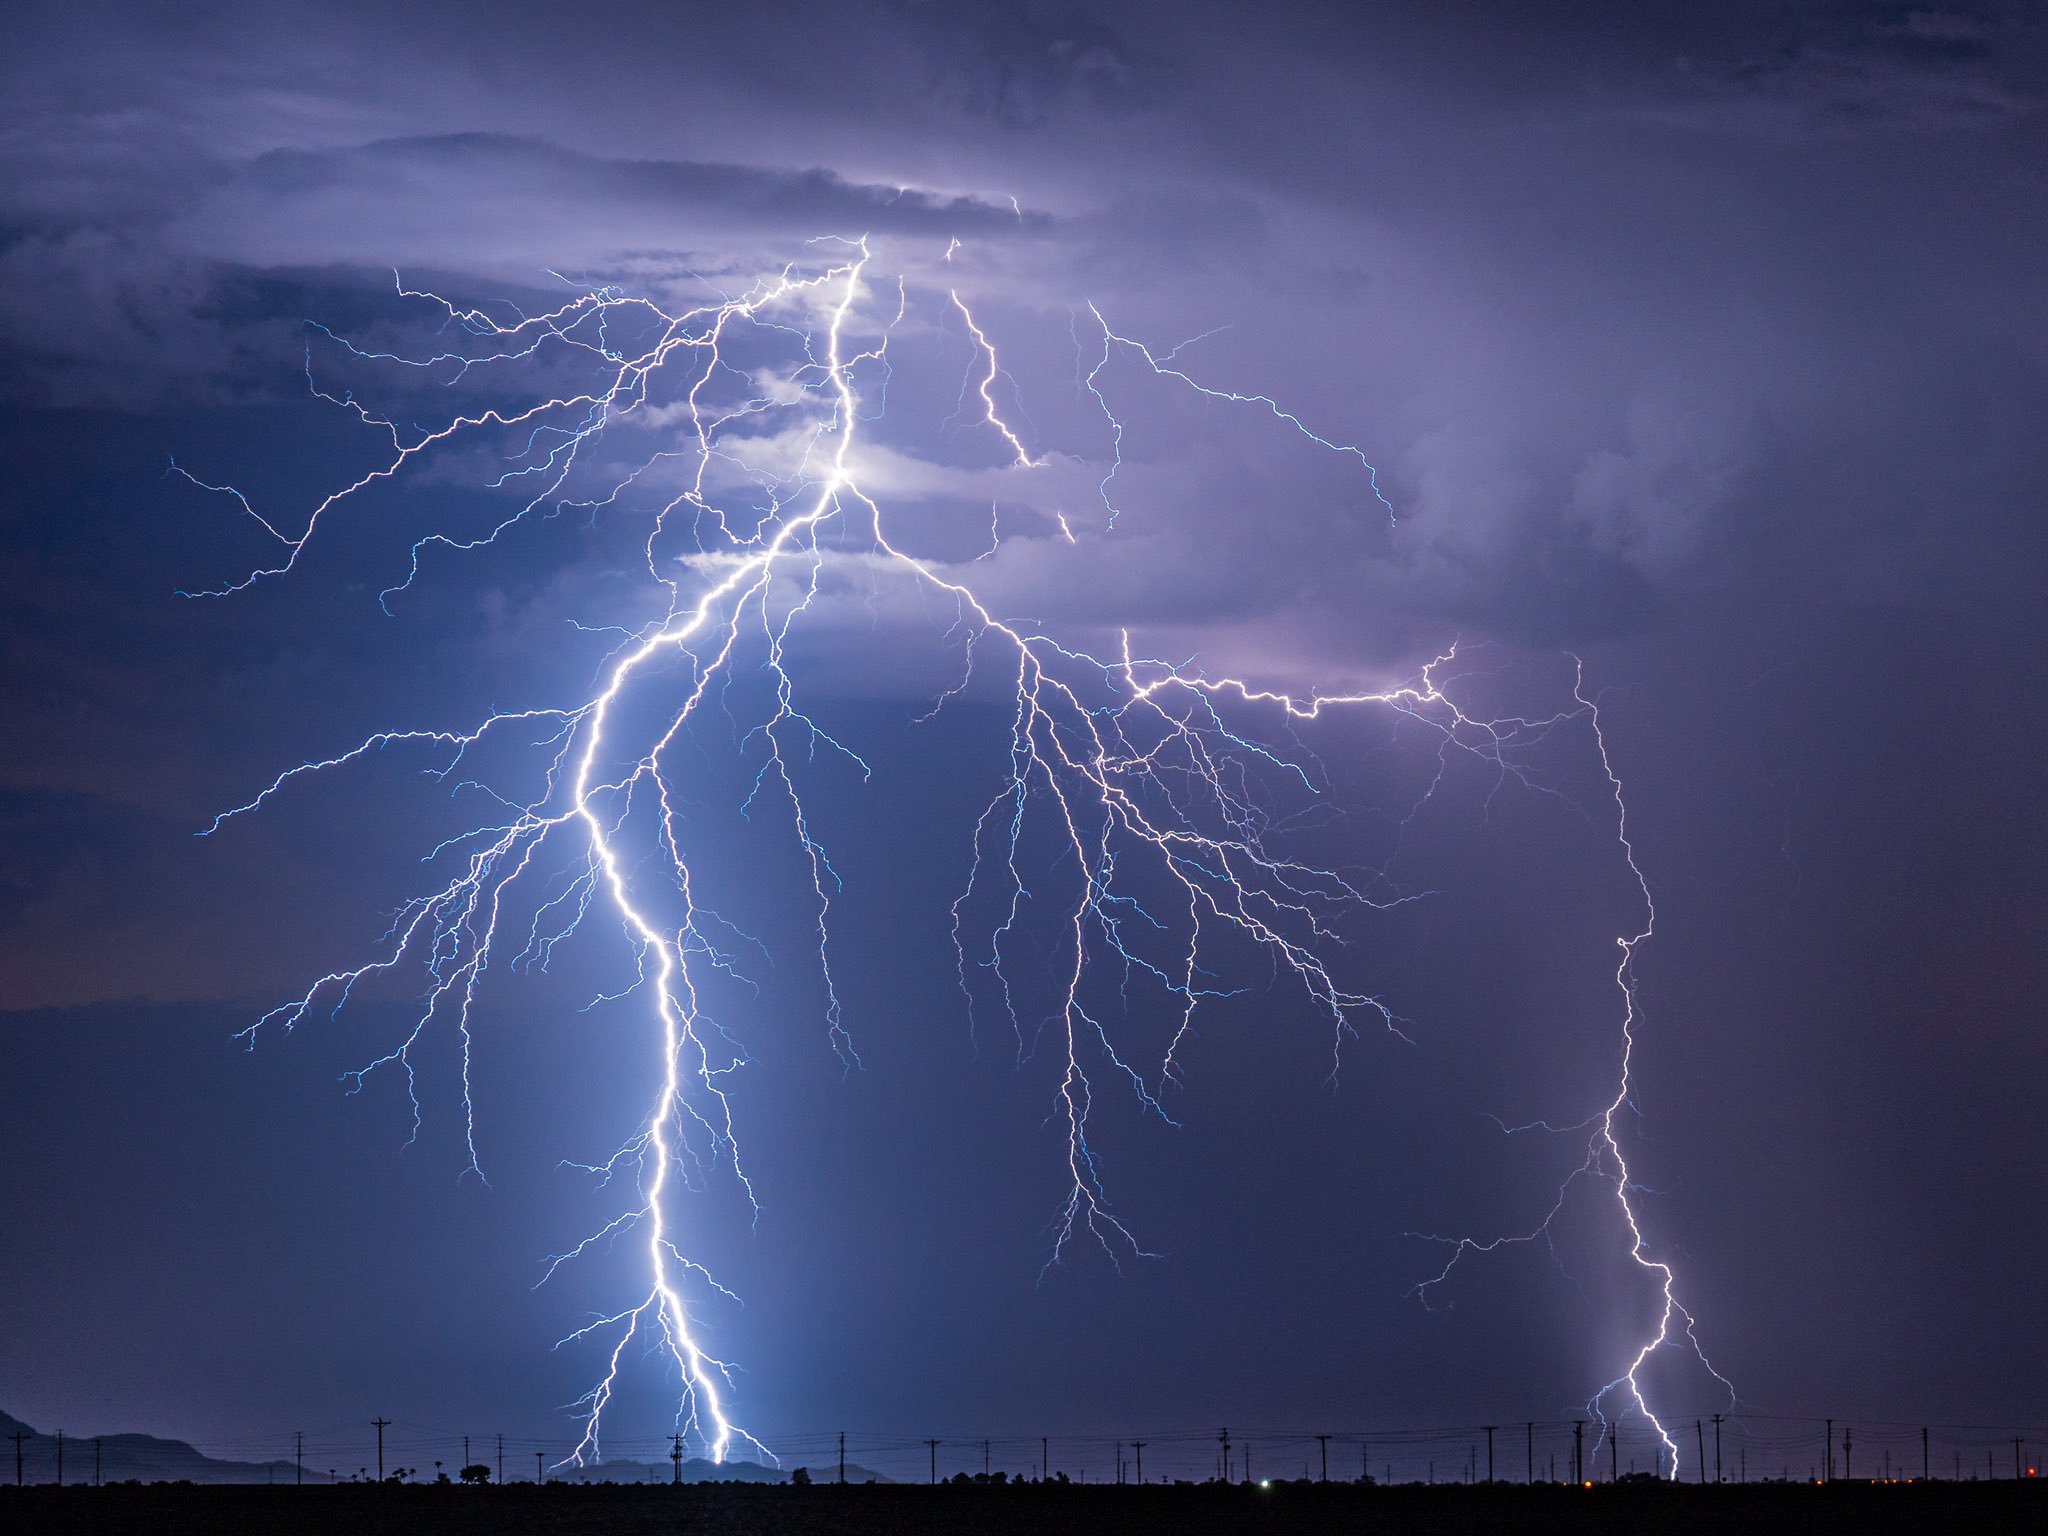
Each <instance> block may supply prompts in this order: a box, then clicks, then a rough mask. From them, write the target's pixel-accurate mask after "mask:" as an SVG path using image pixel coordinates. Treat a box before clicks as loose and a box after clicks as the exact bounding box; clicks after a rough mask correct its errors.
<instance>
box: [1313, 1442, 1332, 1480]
mask: <svg viewBox="0 0 2048 1536" xmlns="http://www.w3.org/2000/svg"><path fill="white" fill-rule="evenodd" d="M1316 1443H1317V1444H1318V1445H1320V1446H1321V1447H1322V1448H1323V1481H1324V1482H1326V1483H1327V1482H1328V1481H1329V1480H1330V1437H1329V1436H1328V1435H1317V1436H1316Z"/></svg>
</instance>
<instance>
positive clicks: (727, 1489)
mask: <svg viewBox="0 0 2048 1536" xmlns="http://www.w3.org/2000/svg"><path fill="white" fill-rule="evenodd" d="M0 1525H4V1526H5V1527H6V1528H7V1529H8V1530H9V1531H10V1532H19V1533H22V1536H40V1533H42V1532H56V1533H68V1532H79V1533H81V1536H83V1533H92V1536H111V1533H121V1532H134V1533H136V1536H181V1533H186V1532H193V1533H197V1532H208V1533H211V1532H217V1531H228V1530H232V1531H237V1532H242V1531H290V1532H295V1533H296V1532H308V1533H313V1536H321V1533H326V1532H333V1533H335V1536H344V1533H347V1536H376V1533H385V1532H388V1533H399V1532H426V1533H443V1532H445V1533H447V1536H471V1533H474V1536H527V1533H531V1536H569V1533H575V1532H586V1531H587V1532H620V1533H628V1536H640V1533H646V1536H653V1533H656V1532H663V1533H666V1532H678V1533H704V1536H754V1533H766V1532H785V1531H786V1532H791V1533H795V1536H866V1533H871V1532H891V1533H894V1532H934V1533H937V1532H969V1531H972V1532H997V1533H1001V1532H1011V1531H1014V1532H1018V1533H1025V1532H1041V1531H1058V1532H1070V1531H1071V1532H1091V1531H1101V1532H1105V1533H1109V1532H1115V1533H1118V1536H1152V1533H1157V1536H1200V1533H1202V1532H1204V1531H1231V1532H1239V1531H1242V1532H1255V1533H1256V1532H1273V1533H1281V1532H1321V1531H1347V1532H1356V1531H1384V1532H1388V1533H1390V1536H1399V1533H1407V1532H1416V1533H1431V1532H1446V1533H1453V1532H1455V1533H1464V1532H1492V1531H1499V1532H1503V1533H1507V1532H1514V1533H1521V1532H1544V1531H1558V1532H1578V1531H1583V1532H1609V1531H1612V1532H1617V1533H1620V1532H1627V1533H1629V1536H1650V1533H1656V1536H1664V1533H1668V1532H1689V1531H1727V1530H1738V1531H1742V1532H1744V1533H1746V1536H1747V1533H1754V1532H1766V1531H1788V1532H1795V1533H1797V1536H1821V1533H1826V1532H1845V1533H1846V1532H1857V1533H1865V1532H1878V1533H1882V1532H1891V1531H1897V1532H1916V1533H1917V1532H1927V1531H2026V1532H2029V1533H2032V1536H2039V1533H2041V1532H2043V1531H2048V1488H2044V1487H2043V1486H2042V1485H2040V1484H2037V1483H1988V1482H1987V1483H1921V1484H1912V1485H1906V1484H1894V1485H1891V1486H1873V1485H1868V1484H1836V1485H1834V1486H1831V1487H1826V1488H1816V1487H1811V1486H1803V1485H1790V1486H1786V1485H1775V1486H1773V1485H1761V1486H1760V1485H1751V1486H1746V1487H1723V1488H1699V1487H1679V1488H1672V1487H1643V1486H1634V1487H1623V1488H1608V1487H1604V1486H1603V1487H1596V1488H1592V1489H1572V1488H1558V1487H1536V1488H1523V1487H1513V1486H1505V1485H1503V1486H1499V1487H1494V1488H1484V1487H1481V1488H1461V1487H1435V1488H1428V1487H1404V1488H1387V1489H1379V1488H1358V1487H1352V1486H1348V1485H1345V1484H1325V1485H1320V1486H1319V1485H1315V1484H1309V1483H1295V1484H1282V1485H1278V1486H1275V1487H1271V1488H1248V1487H1234V1488H1219V1487H1213V1486H1203V1487H1146V1488H1137V1487H1124V1488H1117V1487H1068V1486H1063V1485H1054V1486H1049V1487H1047V1486H1036V1485H1029V1484H1026V1485H1012V1486H1009V1487H971V1486H970V1487H955V1486H943V1485H942V1486H940V1487H937V1488H929V1487H915V1486H910V1487H905V1486H867V1487H845V1488H842V1487H832V1486H821V1487H814V1488H788V1487H746V1486H738V1485H731V1484H722V1485H720V1484H714V1485H703V1484H700V1485H696V1486H685V1487H682V1488H664V1487H644V1486H628V1487H574V1486H568V1485H558V1486H552V1487H548V1488H533V1487H518V1486H515V1487H511V1488H499V1489H490V1488H481V1489H480V1488H432V1487H428V1488H379V1487H339V1488H260V1487H231V1488H195V1487H174V1486H165V1487H123V1488H24V1489H20V1490H16V1489H13V1488H4V1489H0Z"/></svg>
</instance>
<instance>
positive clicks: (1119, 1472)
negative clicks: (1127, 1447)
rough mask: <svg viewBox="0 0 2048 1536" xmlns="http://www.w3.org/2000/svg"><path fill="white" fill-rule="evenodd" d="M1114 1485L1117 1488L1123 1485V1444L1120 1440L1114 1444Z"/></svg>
mask: <svg viewBox="0 0 2048 1536" xmlns="http://www.w3.org/2000/svg"><path fill="white" fill-rule="evenodd" d="M1116 1483H1117V1486H1118V1487H1119V1488H1121V1487H1122V1486H1123V1483H1124V1443H1123V1441H1121V1440H1119V1441H1117V1443H1116Z"/></svg>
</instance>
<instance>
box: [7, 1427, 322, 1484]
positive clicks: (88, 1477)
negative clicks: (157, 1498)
mask: <svg viewBox="0 0 2048 1536" xmlns="http://www.w3.org/2000/svg"><path fill="white" fill-rule="evenodd" d="M16 1434H27V1435H29V1436H31V1437H32V1438H31V1439H28V1440H24V1441H23V1442H22V1443H21V1472H22V1481H23V1482H28V1483H54V1482H55V1481H56V1480H57V1436H56V1433H55V1431H50V1432H47V1433H46V1432H44V1431H42V1430H39V1429H37V1428H36V1427H35V1426H34V1425H33V1424H24V1423H23V1422H22V1421H21V1420H19V1419H17V1418H15V1417H13V1416H12V1415H11V1414H6V1413H0V1435H16ZM94 1438H95V1437H94V1436H91V1435H87V1436H84V1437H82V1438H81V1437H80V1436H78V1435H72V1434H66V1435H65V1436H64V1481H65V1482H67V1483H89V1482H91V1481H92V1478H93V1440H94ZM97 1438H98V1440H99V1457H100V1465H99V1476H100V1481H101V1482H103V1483H124V1482H128V1481H130V1480H131V1479H132V1480H134V1481H138V1482H144V1483H175V1482H193V1483H271V1482H276V1483H289V1482H291V1481H292V1479H293V1478H294V1477H296V1476H297V1469H296V1468H294V1467H293V1465H292V1462H291V1460H290V1458H289V1457H281V1458H279V1459H278V1460H276V1461H216V1460H215V1459H214V1458H213V1457H211V1456H207V1455H203V1454H201V1453H200V1452H199V1451H196V1450H194V1449H193V1448H192V1447H191V1446H189V1445H187V1444H186V1443H185V1442H184V1441H182V1440H161V1439H158V1438H157V1437H156V1436H155V1435H100V1436H98V1437H97ZM13 1450H14V1442H13V1441H12V1440H0V1482H6V1483H12V1482H13V1481H14V1457H13V1455H12V1452H13ZM327 1480H328V1478H327V1473H326V1472H325V1471H324V1470H323V1471H321V1472H319V1473H317V1474H316V1473H315V1472H314V1470H313V1469H312V1468H311V1467H308V1468H307V1469H306V1481H307V1482H309V1483H315V1482H318V1483H324V1482H326V1481H327Z"/></svg>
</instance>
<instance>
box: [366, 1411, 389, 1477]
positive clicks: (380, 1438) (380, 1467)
mask: <svg viewBox="0 0 2048 1536" xmlns="http://www.w3.org/2000/svg"><path fill="white" fill-rule="evenodd" d="M370 1422H371V1423H372V1424H374V1425H376V1426H377V1481H378V1482H380V1483H381V1482H383V1481H384V1426H385V1425H387V1424H389V1423H390V1422H391V1421H390V1420H389V1419H372V1420H370Z"/></svg>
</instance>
